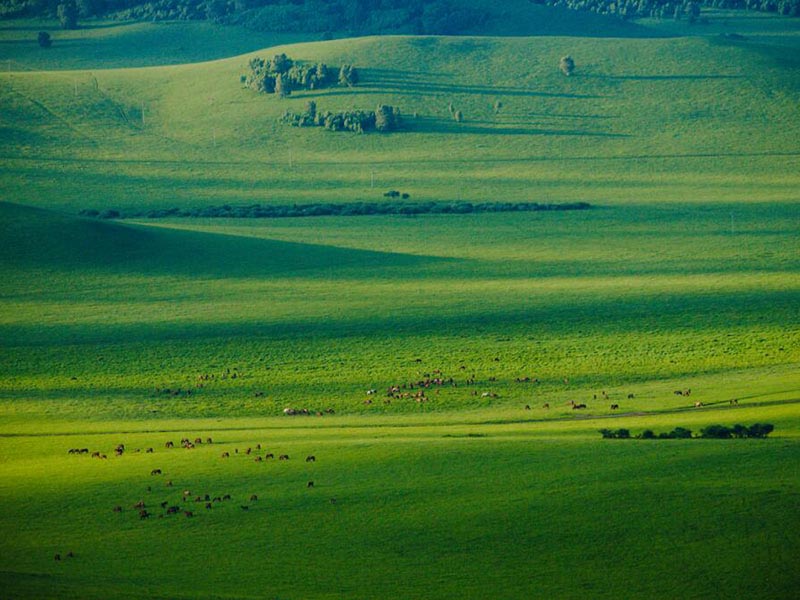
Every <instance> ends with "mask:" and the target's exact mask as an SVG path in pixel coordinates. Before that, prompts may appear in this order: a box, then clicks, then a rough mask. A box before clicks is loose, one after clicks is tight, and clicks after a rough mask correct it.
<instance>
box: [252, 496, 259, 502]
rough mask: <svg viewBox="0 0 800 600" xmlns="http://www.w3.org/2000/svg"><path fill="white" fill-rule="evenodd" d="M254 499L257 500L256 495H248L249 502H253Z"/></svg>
mask: <svg viewBox="0 0 800 600" xmlns="http://www.w3.org/2000/svg"><path fill="white" fill-rule="evenodd" d="M256 500H258V496H257V495H255V494H253V495H251V496H250V502H255V501H256Z"/></svg>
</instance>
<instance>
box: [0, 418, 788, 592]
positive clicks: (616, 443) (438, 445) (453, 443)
mask: <svg viewBox="0 0 800 600" xmlns="http://www.w3.org/2000/svg"><path fill="white" fill-rule="evenodd" d="M734 415H735V416H734ZM487 416H488V415H487ZM731 419H734V420H736V422H740V421H741V420H742V419H744V420H745V421H746V422H749V421H753V420H754V419H755V420H769V421H770V422H774V423H775V424H776V426H777V429H776V433H775V434H774V437H772V438H770V439H768V440H760V441H759V440H728V441H709V440H683V441H681V440H662V441H645V440H630V441H623V440H601V439H600V436H599V434H597V429H598V428H599V427H601V426H607V425H608V424H607V423H603V422H602V421H597V420H592V421H583V422H575V421H571V422H566V423H561V422H558V423H556V422H549V423H538V424H537V423H533V424H524V423H514V424H497V425H489V424H485V423H484V424H477V423H476V424H471V425H457V424H449V425H448V424H446V423H442V424H439V425H438V426H436V425H430V424H428V425H425V424H417V425H409V424H400V423H395V424H394V425H391V424H385V425H383V426H380V425H376V424H375V423H357V422H352V421H348V420H346V419H345V420H344V421H342V419H341V418H338V422H337V423H336V425H331V426H314V427H306V426H305V424H302V425H298V424H297V423H298V422H297V421H294V422H292V423H290V424H286V421H283V420H271V421H264V422H261V423H258V422H257V421H251V422H250V423H249V426H248V423H247V422H242V423H241V427H237V428H235V429H228V428H227V427H228V426H227V425H226V424H225V423H222V424H220V423H218V422H214V421H205V422H200V421H183V422H180V423H169V422H163V423H162V422H153V423H151V424H150V425H149V429H148V430H147V431H141V432H138V433H136V432H130V431H128V432H123V431H119V430H114V428H113V425H111V424H109V426H108V428H106V429H103V430H100V431H96V432H88V431H83V430H81V429H76V430H74V431H71V432H70V433H69V434H67V435H58V434H54V435H31V436H26V435H22V436H12V437H2V438H0V449H2V455H3V456H4V461H3V463H2V465H0V473H2V477H0V481H1V482H2V484H0V485H2V496H3V500H4V510H3V512H2V515H1V516H0V523H1V524H2V528H3V530H4V531H6V532H7V533H6V535H4V536H3V540H2V542H0V548H2V550H3V551H2V552H0V557H2V558H0V564H1V565H2V566H0V571H1V572H2V574H0V579H2V582H3V587H4V589H5V590H6V593H9V594H11V596H10V597H64V598H68V597H81V598H95V597H96V598H108V597H125V598H153V597H171V598H196V597H208V596H213V597H218V598H257V597H258V598H265V597H267V598H273V597H274V598H283V597H298V596H300V597H303V598H335V597H352V596H360V595H362V594H365V593H368V594H369V595H376V596H381V597H403V598H453V597H468V598H485V597H487V596H502V597H531V596H540V595H541V596H549V597H560V598H567V597H585V596H586V595H590V596H592V597H595V598H606V597H608V598H610V597H619V596H620V595H625V596H629V597H644V596H648V597H664V598H668V597H675V596H676V595H689V596H699V595H711V596H717V595H720V594H731V595H735V594H736V593H737V590H740V589H741V588H742V587H747V588H748V597H750V598H790V597H792V595H793V593H794V590H795V589H796V585H797V580H796V575H795V573H794V571H793V570H792V569H787V568H786V563H785V561H783V560H780V559H779V557H789V556H794V555H797V552H798V551H800V548H799V547H798V544H800V539H799V538H798V536H797V521H796V516H795V511H794V506H795V505H796V502H797V499H798V490H797V487H796V481H795V480H794V479H793V478H792V477H791V475H790V474H791V472H792V470H793V468H794V467H793V465H795V464H796V462H797V460H798V458H800V456H798V445H797V443H796V437H795V436H796V435H797V432H798V429H799V428H800V427H799V426H800V423H798V417H797V410H796V408H793V407H790V406H788V405H787V406H772V407H767V406H759V407H749V408H747V407H739V408H732V409H729V408H727V407H726V408H719V409H715V410H712V411H708V412H706V413H698V412H695V413H692V414H690V415H680V416H678V415H667V416H651V417H641V418H639V419H638V420H635V421H632V422H630V423H629V421H631V420H630V419H615V420H614V421H615V422H616V423H615V424H614V425H612V426H616V425H619V426H622V425H629V424H630V425H633V426H632V429H633V430H634V432H636V430H637V428H639V427H641V428H643V427H644V426H648V427H653V428H655V429H657V430H658V429H668V428H671V427H672V426H674V425H682V426H689V427H690V428H694V427H696V426H698V427H699V426H701V425H702V424H708V423H712V422H728V421H730V420H731ZM328 423H330V422H328ZM48 427H49V426H48V424H47V423H41V428H40V431H41V432H42V433H44V432H46V431H47V430H48ZM162 427H163V428H164V429H166V430H165V431H159V429H160V428H162ZM782 431H783V432H784V433H783V434H781V432H782ZM787 434H788V435H789V436H790V437H786V436H787ZM182 436H187V437H190V438H192V439H194V437H195V436H200V437H201V438H202V439H203V440H206V437H207V436H213V443H212V444H208V443H206V442H205V441H204V443H202V444H197V445H196V446H195V448H194V449H191V450H186V449H183V448H180V447H176V448H173V449H166V448H165V447H164V444H165V442H166V441H174V442H175V444H176V446H178V441H179V438H180V437H182ZM120 443H124V444H125V448H126V450H125V452H124V453H123V454H122V455H121V456H114V455H113V449H114V447H115V446H116V445H117V444H120ZM256 444H261V449H260V450H256ZM75 446H86V447H87V448H88V449H90V450H99V451H103V452H104V453H106V454H107V455H108V458H107V459H98V458H91V457H90V456H89V455H73V454H69V453H68V450H69V449H70V448H72V447H75ZM147 447H153V449H154V451H153V453H146V448H147ZM248 447H249V448H251V449H252V450H251V454H249V455H247V454H245V451H246V448H248ZM136 448H140V449H141V452H136ZM237 449H238V453H236V450H237ZM224 452H228V453H230V456H229V457H226V458H225V457H223V456H222V455H223V453H224ZM266 453H274V454H275V459H263V460H261V461H259V462H257V461H256V460H255V457H256V456H258V457H262V456H264V455H265V454H266ZM279 454H287V455H288V456H289V460H284V461H280V460H278V455H279ZM309 455H313V456H314V457H315V460H314V461H313V462H307V461H306V457H307V456H309ZM154 469H159V470H161V474H158V475H151V472H152V471H153V470H154ZM168 481H171V482H172V486H168V485H167V482H168ZM309 481H313V482H314V486H313V487H311V488H310V487H308V485H309V484H308V482H309ZM185 491H188V492H189V494H188V495H187V496H186V498H187V499H186V500H184V499H183V496H184V492H185ZM205 494H209V498H210V500H209V503H210V506H211V508H206V503H207V501H206V500H205ZM253 494H255V495H256V496H257V499H252V495H253ZM226 495H230V497H231V498H230V500H223V499H222V498H223V497H224V496H226ZM198 497H199V498H200V501H199V502H198V501H196V499H197V498H198ZM214 498H219V500H216V501H215V500H214ZM140 501H143V502H144V504H145V506H146V510H147V512H148V513H149V514H150V515H151V516H150V517H148V518H146V519H142V518H141V517H140V514H139V512H140V509H137V508H134V505H135V504H137V503H139V502H140ZM162 502H164V503H166V504H165V507H164V508H162V506H161V503H162ZM116 506H120V507H121V512H115V511H114V508H115V507H116ZM171 506H176V507H178V509H179V510H178V512H176V513H174V514H170V513H168V510H169V507H171ZM243 506H247V507H248V508H247V510H244V509H243V508H242V507H243ZM187 510H188V511H191V513H192V515H193V516H191V517H187V516H186V515H185V512H184V511H187ZM32 517H33V518H32ZM742 548H747V552H743V551H742ZM68 552H73V553H74V556H73V557H67V556H66V555H67V553H68ZM55 553H60V554H61V560H60V561H55V560H54V555H55ZM198 564H202V565H203V568H202V569H197V568H196V567H195V566H196V565H198ZM755 581H758V582H759V584H758V585H753V582H755Z"/></svg>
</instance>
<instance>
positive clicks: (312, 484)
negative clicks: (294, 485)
mask: <svg viewBox="0 0 800 600" xmlns="http://www.w3.org/2000/svg"><path fill="white" fill-rule="evenodd" d="M306 487H307V488H312V487H314V482H313V481H309V482H308V483H307V484H306Z"/></svg>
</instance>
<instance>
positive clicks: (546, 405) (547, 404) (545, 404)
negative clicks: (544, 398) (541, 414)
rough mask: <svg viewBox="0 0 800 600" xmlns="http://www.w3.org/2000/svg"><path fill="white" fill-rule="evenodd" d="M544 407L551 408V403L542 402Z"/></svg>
mask: <svg viewBox="0 0 800 600" xmlns="http://www.w3.org/2000/svg"><path fill="white" fill-rule="evenodd" d="M542 408H550V403H549V402H545V403H544V404H542Z"/></svg>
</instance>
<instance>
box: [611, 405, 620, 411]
mask: <svg viewBox="0 0 800 600" xmlns="http://www.w3.org/2000/svg"><path fill="white" fill-rule="evenodd" d="M617 409H619V404H612V405H611V410H617Z"/></svg>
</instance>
